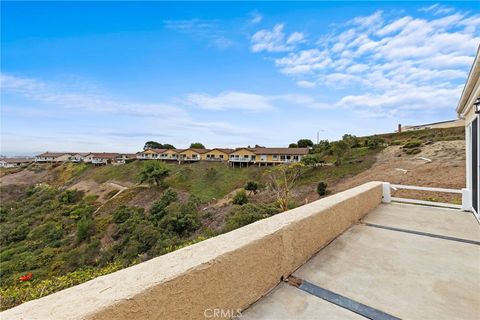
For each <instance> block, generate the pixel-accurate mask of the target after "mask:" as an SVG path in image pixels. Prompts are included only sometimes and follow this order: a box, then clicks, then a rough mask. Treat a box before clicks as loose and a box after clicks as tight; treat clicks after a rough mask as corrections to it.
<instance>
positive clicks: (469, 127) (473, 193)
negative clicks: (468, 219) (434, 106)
mask: <svg viewBox="0 0 480 320" xmlns="http://www.w3.org/2000/svg"><path fill="white" fill-rule="evenodd" d="M479 55H480V47H479V49H478V50H477V55H476V57H475V60H474V62H473V65H472V68H471V69H470V73H469V75H468V78H467V82H466V84H465V87H464V88H463V92H462V96H461V97H460V101H459V102H458V106H457V114H458V117H459V118H461V119H465V145H466V151H467V163H466V168H467V189H468V191H469V195H468V197H469V200H470V201H469V207H471V210H472V211H473V212H474V214H475V216H476V218H477V219H478V220H479V221H480V215H479V213H480V212H479V206H478V204H479V197H480V195H479V188H478V187H479V178H478V176H479V169H480V168H479V158H480V155H479V149H480V148H479V130H480V129H479V127H480V124H479V120H478V118H479V117H478V114H479V109H480V105H476V104H479V102H480V57H479Z"/></svg>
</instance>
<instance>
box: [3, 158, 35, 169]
mask: <svg viewBox="0 0 480 320" xmlns="http://www.w3.org/2000/svg"><path fill="white" fill-rule="evenodd" d="M31 162H32V159H28V158H3V159H0V167H1V168H15V167H21V166H24V165H27V164H29V163H31Z"/></svg>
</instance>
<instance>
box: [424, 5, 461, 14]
mask: <svg viewBox="0 0 480 320" xmlns="http://www.w3.org/2000/svg"><path fill="white" fill-rule="evenodd" d="M454 10H455V9H453V8H451V7H446V6H442V5H440V4H438V3H436V4H432V5H431V6H428V7H423V8H420V9H419V10H418V11H420V12H430V13H433V14H435V15H439V14H446V13H450V12H452V11H454Z"/></svg>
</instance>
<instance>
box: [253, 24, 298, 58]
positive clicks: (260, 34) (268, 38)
mask: <svg viewBox="0 0 480 320" xmlns="http://www.w3.org/2000/svg"><path fill="white" fill-rule="evenodd" d="M283 28H284V25H283V24H277V25H275V26H274V27H273V29H272V30H267V29H263V30H260V31H257V32H256V33H255V34H254V35H253V36H252V38H251V43H252V46H251V50H252V52H261V51H267V52H282V51H290V50H293V49H294V48H295V45H296V44H298V43H300V42H303V40H304V38H305V36H304V34H303V33H301V32H293V33H292V34H290V35H289V36H288V37H287V36H286V34H285V32H284V31H283Z"/></svg>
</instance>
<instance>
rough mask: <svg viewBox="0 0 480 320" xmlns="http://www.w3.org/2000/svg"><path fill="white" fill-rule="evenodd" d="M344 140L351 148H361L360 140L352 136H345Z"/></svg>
mask: <svg viewBox="0 0 480 320" xmlns="http://www.w3.org/2000/svg"><path fill="white" fill-rule="evenodd" d="M342 140H343V141H345V142H346V143H348V145H349V146H350V147H351V148H358V147H359V146H360V143H359V141H358V138H357V137H356V136H354V135H352V134H344V135H343V137H342Z"/></svg>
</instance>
